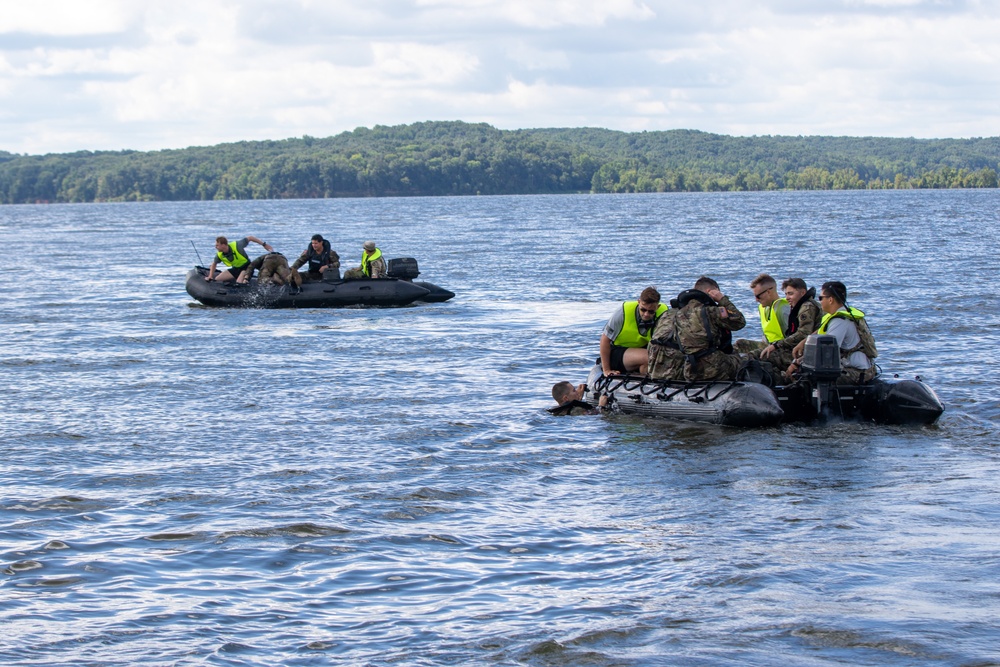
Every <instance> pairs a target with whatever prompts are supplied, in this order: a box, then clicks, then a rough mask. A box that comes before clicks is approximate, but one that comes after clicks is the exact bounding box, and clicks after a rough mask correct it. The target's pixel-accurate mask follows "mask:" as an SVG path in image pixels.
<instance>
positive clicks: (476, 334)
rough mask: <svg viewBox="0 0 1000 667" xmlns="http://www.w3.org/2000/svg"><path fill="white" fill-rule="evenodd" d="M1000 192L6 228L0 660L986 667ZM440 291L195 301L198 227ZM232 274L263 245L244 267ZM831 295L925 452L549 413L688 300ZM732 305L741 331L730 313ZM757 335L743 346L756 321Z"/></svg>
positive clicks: (191, 210)
mask: <svg viewBox="0 0 1000 667" xmlns="http://www.w3.org/2000/svg"><path fill="white" fill-rule="evenodd" d="M998 210H1000V192H998V191H978V192H975V191H973V192H951V191H945V192H835V193H801V192H790V193H760V194H751V193H747V194H741V193H731V194H677V195H652V196H645V195H628V196H583V195H581V196H561V197H541V196H539V197H482V198H441V199H438V198H433V199H370V200H326V201H269V202H208V203H154V204H112V205H97V204H94V205H66V206H61V205H58V206H57V205H53V206H28V207H21V206H8V207H2V208H0V233H2V238H3V242H4V247H5V256H6V259H5V260H4V262H3V263H2V267H0V276H2V284H3V288H4V289H3V297H2V299H0V339H2V341H3V342H2V351H3V354H2V355H0V373H2V378H3V381H4V388H3V391H2V393H0V442H2V448H3V450H2V451H3V464H2V466H0V621H2V628H3V631H2V632H0V664H3V665H140V664H142V665H147V664H148V665H187V664H197V665H539V666H546V667H548V666H554V665H566V666H570V665H572V666H576V665H621V666H631V665H691V666H694V665H697V666H716V665H767V666H774V667H786V666H787V665H796V666H800V665H801V666H814V665H815V666H819V665H824V666H825V665H880V666H881V665H966V666H972V665H975V666H984V665H997V664H1000V627H998V624H997V620H996V619H997V618H998V617H1000V528H998V526H1000V493H998V487H1000V481H998V480H1000V446H998V443H1000V437H998V436H1000V428H998V417H1000V390H998V387H997V378H998V376H1000V354H998V349H1000V335H998V331H1000V328H998V325H1000V315H998V309H997V307H996V304H995V303H994V302H995V301H996V297H995V295H993V294H992V292H991V291H990V290H992V289H993V287H995V286H996V279H997V276H998V270H1000V259H998V257H1000V254H998V251H997V230H998V226H1000V214H998ZM316 232H320V233H322V234H324V235H325V236H327V237H328V238H330V239H331V241H332V243H333V246H334V248H335V249H337V250H338V251H339V252H340V254H341V256H342V257H343V263H344V265H345V267H346V266H353V265H356V264H357V262H358V260H359V259H360V252H361V243H362V242H363V241H364V240H366V239H368V238H374V239H376V240H378V242H379V245H380V246H381V247H382V249H383V251H384V252H385V254H386V255H387V256H389V257H394V256H413V257H416V258H418V260H419V262H420V268H421V270H422V275H421V279H426V280H429V281H431V282H434V283H437V284H439V285H441V286H443V287H446V288H448V289H451V290H453V291H454V292H456V293H457V296H456V297H455V299H453V300H452V301H450V302H447V303H442V304H423V305H415V306H411V307H406V308H390V309H362V308H355V309H343V310H301V311H266V310H216V309H209V308H205V307H202V306H200V305H199V304H197V303H196V302H194V301H193V300H192V299H191V298H190V297H188V295H187V294H186V293H185V291H184V277H185V272H186V271H187V270H188V269H189V268H190V267H191V266H193V265H194V264H196V263H198V261H199V260H198V256H197V254H196V249H195V247H193V246H192V242H194V245H195V246H196V248H197V253H200V254H201V258H202V259H203V260H204V261H206V262H207V261H210V260H209V258H210V253H211V251H212V244H213V241H214V238H215V236H216V235H218V234H224V235H227V236H229V237H230V238H231V239H233V238H239V237H242V236H244V235H246V234H248V233H249V234H253V235H256V236H259V237H261V238H264V239H266V240H267V241H269V242H270V243H271V244H273V245H274V246H275V247H276V248H277V249H278V250H281V251H284V252H285V253H286V254H288V255H290V256H291V255H294V254H296V253H298V252H300V251H301V250H302V249H303V248H304V247H305V246H306V244H307V242H308V239H309V237H310V236H311V235H312V234H314V233H316ZM251 250H252V251H253V252H252V254H258V252H259V248H258V247H256V246H251ZM762 270H763V271H768V272H770V273H772V274H774V275H775V276H779V277H786V276H791V275H796V276H801V277H804V278H806V280H807V281H808V282H809V283H810V284H811V285H818V284H820V283H821V282H823V281H824V280H830V279H835V280H842V281H844V282H845V283H846V284H847V285H848V287H849V290H850V301H851V303H852V304H853V305H855V306H857V307H859V308H861V309H862V310H864V311H866V313H868V315H869V320H870V322H871V326H872V329H873V331H874V333H875V336H876V337H877V339H878V341H879V350H880V352H881V354H880V357H879V363H880V365H881V367H882V369H883V372H885V373H887V374H890V375H891V374H899V375H900V376H909V377H912V376H914V375H920V376H921V377H922V378H923V379H924V380H926V381H927V382H928V383H929V384H930V385H931V386H933V387H934V388H935V389H936V390H937V392H938V394H939V396H940V397H941V399H942V400H943V402H944V403H945V405H946V406H947V411H946V412H945V414H944V416H943V417H942V419H941V420H940V422H939V423H938V424H937V425H936V426H934V427H930V428H898V427H875V426H870V425H858V424H847V425H838V426H834V427H830V428H816V427H804V426H782V427H779V428H775V429H769V430H763V431H743V430H737V429H725V428H717V427H709V426H701V425H692V424H684V423H681V422H667V421H657V420H643V419H638V418H629V417H624V416H611V417H578V418H565V417H564V418H557V417H552V416H550V415H549V414H547V413H546V412H545V408H547V407H550V406H551V405H553V403H552V401H551V398H550V396H549V390H550V387H551V385H552V383H553V382H555V381H556V380H561V379H569V380H573V381H575V382H583V381H584V379H585V377H586V372H587V370H588V369H589V367H590V365H591V364H592V362H593V360H594V358H595V357H596V356H597V349H598V337H599V335H600V331H601V327H602V326H603V324H604V322H605V321H606V319H607V318H608V317H609V316H610V314H611V312H612V310H613V309H614V308H615V307H616V306H617V304H619V303H620V302H621V301H622V300H625V299H629V298H634V297H635V296H636V295H637V294H638V292H639V291H640V290H641V289H642V288H643V287H644V286H646V285H648V284H653V285H656V286H657V287H658V288H659V289H660V290H661V292H663V294H665V295H672V294H676V293H677V292H680V291H681V290H683V289H686V288H688V287H689V286H691V284H692V283H693V281H694V279H695V278H696V277H697V276H698V275H700V274H702V273H707V274H709V275H712V276H714V277H715V278H716V279H718V280H719V282H720V283H721V285H722V288H723V291H725V292H726V293H727V294H730V295H731V296H732V297H733V298H734V300H735V302H736V303H737V304H738V305H739V306H740V307H741V308H744V310H745V312H747V313H748V319H750V320H752V321H751V324H750V326H751V327H757V324H756V315H755V306H754V301H753V295H752V293H751V292H750V290H749V289H748V287H747V284H748V283H749V281H750V280H751V279H752V278H753V277H754V276H755V275H756V274H757V273H758V272H760V271H762ZM751 314H752V316H751ZM748 332H749V333H751V335H753V336H756V335H757V333H758V332H759V329H748Z"/></svg>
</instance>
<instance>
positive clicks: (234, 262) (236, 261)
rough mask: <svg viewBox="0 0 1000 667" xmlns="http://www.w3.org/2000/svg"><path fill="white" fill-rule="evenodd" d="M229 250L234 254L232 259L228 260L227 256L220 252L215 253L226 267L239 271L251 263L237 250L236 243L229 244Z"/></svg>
mask: <svg viewBox="0 0 1000 667" xmlns="http://www.w3.org/2000/svg"><path fill="white" fill-rule="evenodd" d="M229 250H230V251H231V252H232V253H233V258H232V259H226V256H225V255H223V254H222V253H221V252H219V251H216V253H215V254H216V255H217V256H218V258H219V259H220V260H222V263H223V264H225V265H226V266H228V267H231V268H234V269H238V268H240V267H241V266H243V265H244V264H246V263H247V262H249V261H250V259H249V258H248V257H247V256H246V255H241V254H240V251H239V250H237V249H236V241H230V242H229Z"/></svg>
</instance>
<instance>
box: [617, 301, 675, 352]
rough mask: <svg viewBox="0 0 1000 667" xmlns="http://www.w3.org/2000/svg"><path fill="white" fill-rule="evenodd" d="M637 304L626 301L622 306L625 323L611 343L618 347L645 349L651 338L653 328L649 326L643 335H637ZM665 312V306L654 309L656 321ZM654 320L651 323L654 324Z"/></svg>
mask: <svg viewBox="0 0 1000 667" xmlns="http://www.w3.org/2000/svg"><path fill="white" fill-rule="evenodd" d="M638 308H639V302H638V301H626V302H625V303H623V304H622V313H623V314H624V315H625V323H624V324H622V330H621V332H620V333H619V334H618V335H617V336H615V339H614V340H613V341H611V342H612V343H614V344H615V345H617V346H618V347H646V346H647V345H648V344H649V339H650V338H652V337H653V327H652V326H650V327H649V329H648V330H647V331H646V333H645V334H641V333H639V321H638V320H639V314H638ZM665 312H667V305H666V304H663V303H661V304H660V305H659V306H657V308H656V319H659V317H660V315H662V314H663V313H665ZM656 319H654V320H653V321H654V322H655V321H656Z"/></svg>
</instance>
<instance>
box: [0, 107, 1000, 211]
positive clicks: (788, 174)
mask: <svg viewBox="0 0 1000 667" xmlns="http://www.w3.org/2000/svg"><path fill="white" fill-rule="evenodd" d="M998 170H1000V137H989V138H976V139H891V138H878V137H801V136H800V137H790V136H761V137H730V136H724V135H718V134H709V133H706V132H698V131H693V130H671V131H665V132H617V131H612V130H602V129H595V128H579V129H534V130H498V129H496V128H494V127H491V126H489V125H486V124H482V123H480V124H470V123H463V122H457V121H456V122H426V123H415V124H412V125H401V126H394V127H385V126H376V127H374V128H371V129H368V128H359V129H357V130H354V131H353V132H344V133H342V134H339V135H337V136H334V137H328V138H325V139H319V138H315V137H310V136H304V137H302V138H298V139H286V140H283V141H253V142H250V141H244V142H239V143H232V144H221V145H218V146H211V147H194V148H185V149H181V150H163V151H152V152H139V151H102V152H91V151H80V152H76V153H62V154H49V155H17V154H12V153H8V152H3V151H0V203H4V204H20V203H37V202H93V201H155V200H174V201H177V200H199V199H280V198H316V197H384V196H418V195H477V194H482V195H492V194H548V193H572V192H595V193H605V192H684V191H687V192H698V191H736V190H781V189H793V190H846V189H886V188H889V189H901V188H995V187H997V185H998V183H997V172H998Z"/></svg>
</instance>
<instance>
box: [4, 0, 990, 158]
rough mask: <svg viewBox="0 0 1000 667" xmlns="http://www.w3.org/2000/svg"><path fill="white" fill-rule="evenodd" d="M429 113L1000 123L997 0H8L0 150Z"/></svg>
mask: <svg viewBox="0 0 1000 667" xmlns="http://www.w3.org/2000/svg"><path fill="white" fill-rule="evenodd" d="M432 120H462V121H467V122H484V123H489V124H490V125H493V126H494V127H497V128H500V129H519V128H541V127H602V128H609V129H614V130H623V131H630V132H631V131H642V130H650V131H652V130H671V129H695V130H703V131H706V132H715V133H720V134H729V135H740V136H752V135H779V134H780V135H838V136H842V135H849V136H887V137H918V138H946V137H951V138H960V137H982V136H998V135H1000V0H701V1H700V2H699V1H697V0H678V1H675V0H162V1H161V0H30V2H25V0H0V151H9V152H11V153H21V154H42V153H62V152H70V151H76V150H121V149H135V150H157V149H165V148H184V147H187V146H205V145H214V144H219V143H225V142H232V141H241V140H260V139H286V138H289V137H300V136H303V135H310V136H314V137H327V136H331V135H334V134H339V133H340V132H344V131H348V130H353V129H355V128H358V127H373V126H375V125H400V124H409V123H414V122H420V121H432Z"/></svg>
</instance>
